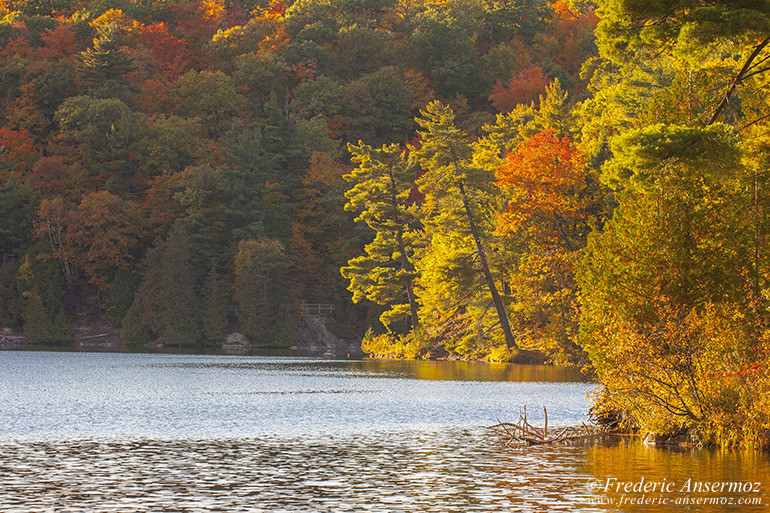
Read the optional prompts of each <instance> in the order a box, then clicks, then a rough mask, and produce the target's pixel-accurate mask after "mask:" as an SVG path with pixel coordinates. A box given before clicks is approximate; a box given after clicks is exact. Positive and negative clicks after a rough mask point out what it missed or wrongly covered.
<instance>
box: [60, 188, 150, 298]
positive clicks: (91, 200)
mask: <svg viewBox="0 0 770 513" xmlns="http://www.w3.org/2000/svg"><path fill="white" fill-rule="evenodd" d="M142 224H143V223H142V217H141V215H140V213H139V210H138V209H137V208H136V205H134V204H133V203H132V202H129V201H123V200H121V199H120V198H118V197H117V196H115V195H113V194H110V193H109V192H107V191H99V192H94V193H90V194H87V195H85V196H83V198H82V200H81V202H80V205H78V207H77V209H76V210H75V211H74V212H72V214H71V216H70V221H69V223H68V226H67V232H66V234H65V238H66V240H67V245H68V246H69V247H71V248H72V260H73V262H74V263H75V265H77V266H78V267H79V268H80V269H82V270H83V271H85V274H86V276H87V277H88V280H89V282H90V283H91V284H93V285H94V286H95V287H96V288H97V289H99V290H100V291H105V290H106V289H107V288H108V287H109V283H110V282H111V281H112V278H113V275H114V274H115V272H116V271H118V270H122V271H126V270H128V269H129V268H130V266H131V263H132V260H133V258H134V255H135V251H136V249H137V246H138V245H139V243H140V240H141V237H142V231H143V230H142Z"/></svg>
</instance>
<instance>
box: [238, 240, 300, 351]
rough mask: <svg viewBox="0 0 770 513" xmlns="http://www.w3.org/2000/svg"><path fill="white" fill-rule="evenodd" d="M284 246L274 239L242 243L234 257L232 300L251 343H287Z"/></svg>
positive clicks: (286, 287) (287, 308)
mask: <svg viewBox="0 0 770 513" xmlns="http://www.w3.org/2000/svg"><path fill="white" fill-rule="evenodd" d="M288 289H289V287H288V283H287V281H286V256H285V255H284V247H283V244H281V243H280V242H279V241H277V240H274V239H261V240H242V241H240V242H239V243H238V254H237V255H236V256H235V294H234V295H235V300H236V302H237V303H238V320H239V321H240V323H241V329H242V330H243V332H244V333H245V334H246V336H247V337H249V339H250V340H252V341H253V342H258V343H260V345H264V346H285V345H288V344H289V342H290V341H291V333H290V328H291V326H292V321H291V318H290V316H289V290H288Z"/></svg>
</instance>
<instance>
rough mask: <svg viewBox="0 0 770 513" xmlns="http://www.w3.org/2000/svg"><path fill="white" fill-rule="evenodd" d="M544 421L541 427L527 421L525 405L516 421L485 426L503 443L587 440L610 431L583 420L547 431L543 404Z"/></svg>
mask: <svg viewBox="0 0 770 513" xmlns="http://www.w3.org/2000/svg"><path fill="white" fill-rule="evenodd" d="M543 415H544V418H545V421H544V423H543V427H542V428H540V427H537V426H533V425H532V424H530V423H529V422H528V421H527V407H526V405H525V406H524V409H523V411H521V412H519V421H518V422H515V423H513V422H501V421H500V419H497V424H495V425H494V426H487V427H488V429H492V430H495V431H497V432H498V433H499V434H500V436H501V437H502V438H503V445H544V444H552V443H560V442H571V441H575V440H588V439H591V438H600V437H603V436H607V435H609V434H611V433H612V431H610V430H608V429H606V428H604V427H601V426H587V425H586V424H585V423H584V422H583V423H581V424H580V426H568V427H565V428H563V429H561V430H554V429H551V431H550V433H549V431H548V411H547V410H546V408H545V406H543Z"/></svg>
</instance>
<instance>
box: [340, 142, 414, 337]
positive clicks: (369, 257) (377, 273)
mask: <svg viewBox="0 0 770 513" xmlns="http://www.w3.org/2000/svg"><path fill="white" fill-rule="evenodd" d="M348 150H349V151H350V152H351V154H352V160H353V162H356V163H357V164H358V166H357V167H356V168H355V169H354V170H353V171H352V172H351V173H350V174H349V175H346V176H345V179H346V180H347V181H348V182H351V183H353V184H354V185H353V187H352V188H351V189H350V190H348V191H347V192H346V193H345V197H346V198H347V199H348V203H347V204H346V205H345V209H346V210H351V211H354V212H357V213H358V217H356V221H357V222H361V223H366V225H367V226H369V227H370V228H372V229H373V230H374V231H375V238H374V241H373V242H371V243H370V244H367V245H366V247H365V248H364V250H365V251H366V255H363V256H359V257H356V258H353V259H351V260H350V261H349V262H348V265H347V266H345V267H343V268H342V276H344V277H345V278H346V279H348V280H350V285H349V287H348V289H349V290H350V291H351V292H353V302H355V303H358V302H359V301H361V300H363V299H364V298H366V299H369V300H371V301H374V302H375V303H378V304H380V305H384V306H389V309H388V310H387V311H386V312H385V313H383V314H382V316H381V317H380V319H381V320H382V322H383V324H385V325H386V326H388V325H389V324H390V323H391V322H392V321H393V320H395V319H396V318H398V317H401V316H403V315H404V314H405V313H406V312H408V313H409V316H410V318H411V323H412V327H413V328H417V327H418V326H419V324H420V322H419V316H418V311H417V309H418V306H417V299H416V297H415V291H414V278H415V266H414V263H413V258H414V249H413V247H412V246H413V244H414V243H415V242H416V241H417V239H418V238H419V234H418V233H417V231H416V229H415V228H416V226H417V225H418V221H417V211H416V206H415V205H411V204H410V203H409V195H410V193H411V191H412V189H413V188H414V181H415V178H416V176H417V174H416V166H415V165H414V163H412V162H410V161H409V160H408V159H407V158H406V156H405V155H404V154H403V153H402V151H401V149H400V147H399V145H397V144H391V145H386V146H383V147H382V148H380V149H374V148H372V147H371V146H368V145H366V144H364V143H361V142H359V145H358V146H354V145H352V144H349V145H348ZM404 295H406V300H407V303H404V302H403V299H404Z"/></svg>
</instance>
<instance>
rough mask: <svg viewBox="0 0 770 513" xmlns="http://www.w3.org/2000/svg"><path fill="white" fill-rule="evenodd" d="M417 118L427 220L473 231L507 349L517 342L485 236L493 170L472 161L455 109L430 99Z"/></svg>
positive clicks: (492, 200)
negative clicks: (492, 267) (459, 127)
mask: <svg viewBox="0 0 770 513" xmlns="http://www.w3.org/2000/svg"><path fill="white" fill-rule="evenodd" d="M417 123H418V124H419V125H420V126H421V127H422V128H423V130H424V131H423V132H421V133H420V135H421V138H422V141H421V142H422V145H421V147H420V148H419V149H417V150H415V155H416V156H417V159H418V161H419V162H420V165H421V166H422V168H423V169H424V170H425V174H423V175H422V176H421V177H420V179H419V181H418V185H419V187H420V192H422V193H423V194H424V195H425V223H426V225H427V226H428V228H429V229H430V228H431V227H432V229H434V230H438V231H444V232H447V233H461V234H463V235H466V236H468V235H469V236H470V238H471V242H472V244H473V247H474V250H475V251H474V259H477V260H478V268H479V272H480V273H481V275H482V276H483V279H484V283H485V285H486V288H487V290H488V293H489V295H490V296H491V298H492V303H493V304H494V308H495V311H496V313H497V317H498V322H499V324H500V329H501V331H502V332H503V335H504V337H505V343H506V345H507V346H508V348H509V349H516V348H517V347H518V346H517V344H516V341H515V339H514V337H513V334H512V332H511V328H510V325H509V323H508V314H507V313H506V311H505V307H504V305H503V301H502V298H501V297H500V293H499V291H498V290H497V285H496V280H495V278H494V277H493V275H492V271H491V270H490V266H489V263H488V258H487V253H486V251H487V250H486V249H485V247H484V246H485V242H484V239H485V238H486V237H487V236H488V233H489V232H488V231H487V230H488V227H489V213H490V212H491V211H492V210H493V209H492V205H494V203H495V198H494V194H495V193H494V191H493V190H492V188H491V183H492V180H491V175H490V174H489V172H488V171H486V170H484V169H483V168H478V167H475V166H473V164H472V156H473V150H472V147H471V145H470V144H469V142H468V141H467V140H466V138H465V136H464V134H463V133H462V132H460V130H458V129H457V127H456V126H455V124H454V113H453V112H452V109H451V108H449V107H447V106H444V105H442V104H441V103H439V102H432V103H430V104H429V105H428V106H427V107H426V109H425V111H423V112H422V117H421V118H418V119H417Z"/></svg>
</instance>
